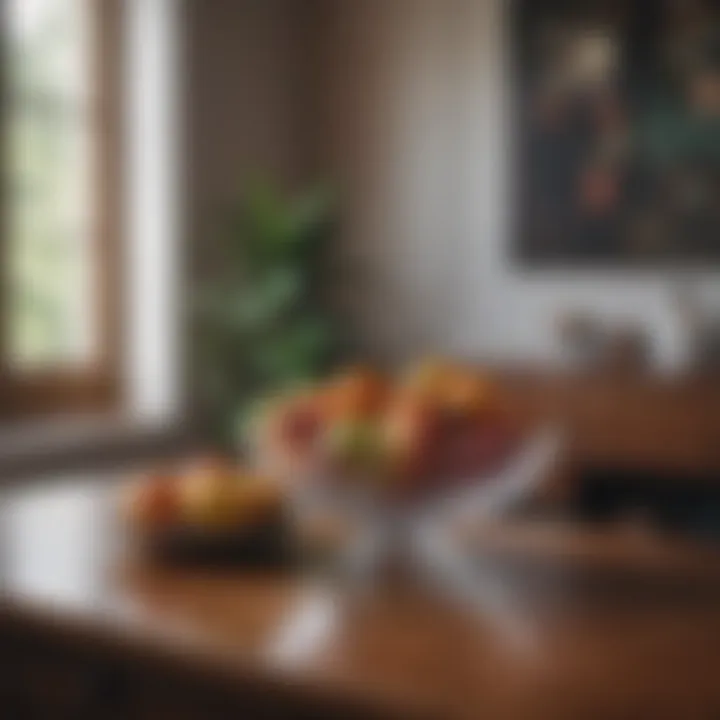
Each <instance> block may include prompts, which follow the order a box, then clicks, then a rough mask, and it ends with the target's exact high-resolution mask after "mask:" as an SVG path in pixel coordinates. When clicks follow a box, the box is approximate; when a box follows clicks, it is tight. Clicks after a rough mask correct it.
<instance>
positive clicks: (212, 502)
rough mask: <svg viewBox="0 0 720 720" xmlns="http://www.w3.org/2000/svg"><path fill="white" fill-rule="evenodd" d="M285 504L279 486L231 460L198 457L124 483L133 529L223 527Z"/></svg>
mask: <svg viewBox="0 0 720 720" xmlns="http://www.w3.org/2000/svg"><path fill="white" fill-rule="evenodd" d="M282 504H283V494H282V491H281V489H280V487H279V485H278V484H277V483H275V482H273V481H271V480H270V479H268V478H266V477H263V476H259V475H255V474H252V473H249V472H247V471H245V470H242V469H240V468H236V467H234V466H233V465H232V464H230V463H226V462H223V461H218V460H202V461H200V462H195V463H192V464H190V465H189V466H188V467H186V468H180V469H176V470H174V471H168V470H165V471H163V472H151V473H148V474H146V475H144V476H141V477H139V478H137V479H136V480H135V481H134V482H133V483H132V484H131V485H129V486H128V487H127V488H125V502H124V503H123V506H124V511H125V517H126V519H127V520H128V522H129V523H130V524H131V525H132V526H133V527H134V528H136V529H138V530H140V531H143V532H148V533H152V532H158V531H165V530H168V529H178V528H190V529H193V530H198V531H202V532H225V531H228V530H232V529H234V528H245V527H249V526H253V525H257V524H260V523H262V522H263V521H264V520H266V519H267V518H269V517H271V516H273V515H275V514H277V513H278V512H279V511H280V510H281V508H282Z"/></svg>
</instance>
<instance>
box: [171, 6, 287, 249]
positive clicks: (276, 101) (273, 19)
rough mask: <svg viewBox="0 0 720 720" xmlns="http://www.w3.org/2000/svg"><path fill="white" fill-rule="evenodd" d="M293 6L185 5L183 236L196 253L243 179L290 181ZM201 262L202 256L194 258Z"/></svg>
mask: <svg viewBox="0 0 720 720" xmlns="http://www.w3.org/2000/svg"><path fill="white" fill-rule="evenodd" d="M293 4H294V3H293V2H292V0H262V1H259V0H188V2H187V3H186V8H187V10H186V12H187V15H186V23H185V27H186V33H185V35H186V36H185V41H184V46H185V60H184V65H185V67H184V74H185V82H184V86H185V87H184V90H185V101H186V107H187V112H186V123H187V125H186V128H185V132H186V136H187V141H188V158H187V160H188V188H187V194H188V198H189V202H190V204H191V207H189V208H188V211H189V218H188V224H189V233H190V237H191V238H192V239H193V243H194V245H195V246H196V247H199V248H203V247H204V246H206V245H207V244H208V242H210V238H211V236H212V235H213V233H215V234H216V233H217V224H218V222H219V219H220V217H221V215H222V213H223V211H224V208H225V207H226V205H227V203H228V202H231V201H232V200H233V198H235V197H237V195H238V193H239V190H240V187H241V185H242V183H243V182H244V180H245V179H246V178H247V177H248V176H252V175H253V174H255V173H263V174H267V175H268V176H271V177H276V176H277V177H280V178H283V179H286V178H292V177H293V176H294V175H296V174H297V168H298V165H299V161H300V152H299V147H300V145H301V144H300V143H298V142H297V137H296V133H297V122H296V117H297V112H298V111H297V102H296V99H295V96H294V93H295V92H296V90H297V87H298V82H297V77H298V76H297V72H298V71H297V68H298V64H297V62H296V54H297V49H298V40H299V37H298V35H297V32H296V28H295V26H294V24H293V21H292V13H291V8H292V6H293ZM200 255H201V256H202V253H200Z"/></svg>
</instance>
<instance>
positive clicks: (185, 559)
mask: <svg viewBox="0 0 720 720" xmlns="http://www.w3.org/2000/svg"><path fill="white" fill-rule="evenodd" d="M136 540H137V542H136V550H137V551H138V552H139V553H141V554H142V555H143V556H145V557H146V558H147V559H149V560H151V561H156V562H160V563H167V564H173V565H202V566H204V567H210V566H223V567H225V566H228V565H233V566H243V567H252V568H282V567H287V566H288V565H290V564H292V562H293V542H292V538H291V533H290V525H289V522H288V520H287V518H286V517H285V516H284V515H277V516H275V517H273V518H271V519H269V520H267V521H265V522H263V523H262V524H260V525H253V526H248V527H243V528H237V529H236V528H232V529H228V530H222V529H216V530H206V529H201V528H194V527H188V526H184V527H183V526H179V527H173V528H168V529H163V530H157V531H154V532H152V533H146V534H141V535H138V536H137V538H136Z"/></svg>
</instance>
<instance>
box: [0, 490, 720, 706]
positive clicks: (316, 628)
mask: <svg viewBox="0 0 720 720" xmlns="http://www.w3.org/2000/svg"><path fill="white" fill-rule="evenodd" d="M112 496H113V486H112V485H108V484H105V485H102V484H98V483H97V482H93V481H92V480H90V481H88V482H84V481H79V480H78V481H76V482H70V483H67V484H61V485H58V486H52V487H47V488H42V487H39V488H33V489H27V490H18V491H13V492H12V493H9V492H8V493H5V494H4V495H3V503H2V510H1V512H2V522H1V523H0V531H1V532H2V543H1V544H0V547H1V548H2V552H3V554H2V558H1V559H2V565H1V566H0V573H1V577H2V588H3V591H4V594H3V599H4V602H3V604H2V612H1V613H0V634H2V636H3V637H10V636H12V637H13V638H14V640H13V642H14V643H15V644H16V645H18V646H19V647H21V648H22V647H25V648H26V651H25V652H26V654H27V653H28V652H30V651H28V650H27V648H28V647H33V645H32V642H36V643H40V644H41V645H42V647H44V648H46V649H45V650H43V651H42V653H40V652H38V653H36V654H35V655H34V656H33V658H34V659H32V663H37V661H38V658H48V657H49V658H52V657H53V654H52V652H50V654H48V650H47V646H48V644H51V645H52V646H53V647H55V646H57V648H60V647H65V646H67V647H69V648H72V649H73V652H75V651H77V652H80V650H79V648H83V650H82V652H83V653H89V655H87V656H86V657H91V658H95V657H97V658H102V663H101V661H100V660H97V661H95V660H93V661H88V660H87V659H86V660H85V661H84V663H80V666H81V667H82V668H85V670H81V671H79V677H80V678H86V677H87V670H86V669H87V667H88V666H89V665H91V666H92V667H93V668H95V667H96V666H99V665H100V664H103V663H104V665H103V666H107V667H112V668H115V670H114V671H113V672H117V673H120V674H122V673H126V674H127V673H130V677H131V680H130V681H128V682H127V688H129V689H128V690H126V691H124V692H125V694H126V695H127V694H130V695H132V694H133V693H138V692H141V695H142V697H143V700H142V703H143V707H145V708H147V707H152V706H147V705H146V703H147V702H149V701H148V700H147V698H156V697H160V700H158V701H157V702H159V703H160V704H161V705H162V707H163V708H165V710H164V711H163V712H160V711H155V710H146V711H145V712H146V713H148V714H146V715H143V714H142V713H140V712H136V711H133V712H132V713H130V712H129V711H125V713H124V715H123V713H119V715H118V717H122V716H125V717H145V716H147V717H154V718H158V717H173V718H179V717H203V718H211V717H229V716H231V715H230V714H228V715H223V714H222V713H218V714H213V713H212V712H210V710H209V708H210V707H211V704H212V703H210V700H208V699H207V698H210V697H212V698H218V697H220V696H221V695H222V693H225V695H222V696H223V697H225V696H227V697H230V696H235V697H236V698H237V700H238V701H240V700H242V698H243V696H244V695H247V694H248V693H250V694H253V693H254V696H255V697H256V701H257V702H259V703H260V707H265V708H266V710H265V711H263V712H265V714H262V713H260V712H257V713H252V714H250V715H245V716H248V717H251V716H252V717H267V716H272V717H300V716H302V717H405V716H407V717H415V716H417V717H423V716H431V717H443V718H444V717H447V718H455V717H457V718H464V717H472V718H474V717H488V718H553V719H555V718H616V717H617V718H640V717H653V718H682V719H686V718H704V717H718V716H719V715H720V683H718V682H717V678H718V676H719V673H720V642H719V641H718V638H720V562H718V561H719V560H720V555H719V554H718V552H717V551H715V550H713V549H711V548H707V547H696V546H695V545H692V544H689V543H683V542H679V541H674V540H659V539H655V538H652V537H647V536H644V535H642V534H637V533H633V532H628V531H623V532H616V531H612V532H610V531H607V530H604V531H603V530H598V529H596V530H588V529H583V528H577V527H568V526H545V525H541V526H533V525H524V526H518V527H514V528H513V527H511V526H508V527H505V526H497V525H496V526H492V527H490V526H488V527H486V528H484V529H483V530H482V531H480V530H476V531H475V532H474V533H470V535H471V536H472V538H473V543H474V545H475V546H476V551H477V553H478V564H479V565H478V566H479V568H482V573H483V574H482V575H481V576H480V577H481V578H482V581H481V582H479V584H478V588H477V593H476V596H475V601H476V604H475V606H474V607H473V608H469V607H465V608H461V606H460V605H459V604H457V603H451V602H449V601H448V600H446V599H442V598H439V597H436V596H434V595H432V594H430V593H429V592H424V591H420V590H418V589H417V588H416V589H414V590H413V589H410V588H405V589H401V588H397V587H396V588H395V589H393V590H391V589H390V588H385V589H377V590H376V591H375V592H370V593H365V594H363V593H360V594H357V593H351V592H350V591H349V590H348V589H347V588H346V589H345V590H342V589H340V588H339V587H337V586H334V587H333V586H330V585H328V584H327V583H326V582H321V581H320V580H318V579H315V580H313V579H311V578H309V577H303V576H301V575H300V574H297V573H289V572H288V573H285V574H269V573H268V574H264V575H259V574H257V573H255V574H248V573H247V572H244V571H242V570H240V569H234V570H233V569H225V570H222V571H221V570H216V571H204V572H201V571H197V570H196V571H191V570H182V571H181V570H171V569H162V570H161V569H158V568H154V569H153V568H151V567H149V566H147V565H146V564H142V563H138V562H137V561H132V560H129V559H128V558H127V556H126V551H127V547H126V545H125V541H124V539H123V537H122V533H121V532H120V530H119V528H117V526H116V525H115V522H114V514H113V507H112ZM518 522H519V521H518ZM30 638H34V640H32V642H31V640H30ZM63 638H64V639H65V640H64V641H63ZM63 642H65V645H63ZM28 643H29V644H28ZM55 644H56V645H55ZM2 647H4V648H5V652H8V648H10V647H15V646H14V645H12V644H10V645H7V644H6V645H4V646H2ZM2 647H0V655H1V654H2ZM12 652H13V657H14V658H17V657H22V652H20V654H19V655H15V650H13V651H12ZM53 652H55V651H53ZM57 652H59V650H57ZM63 657H66V656H63ZM84 657H85V656H84ZM48 662H49V661H48ZM19 667H21V663H19V662H17V660H14V661H13V662H11V663H9V664H8V668H9V670H8V671H9V672H10V676H12V672H13V671H17V672H20V670H18V668H19ZM32 667H33V668H35V669H34V670H33V671H32V673H30V674H31V675H32V676H33V678H35V679H34V680H33V682H37V677H36V676H37V675H38V673H40V672H41V671H40V670H38V669H37V665H36V664H32ZM58 667H61V669H62V671H63V672H66V673H70V675H71V676H72V667H73V665H72V663H69V662H68V661H66V660H63V661H62V662H60V663H57V664H56V665H53V666H52V667H51V673H50V674H51V675H52V676H53V677H55V676H56V675H53V673H55V674H56V673H57V671H58ZM144 668H148V670H147V673H146V671H145V670H144ZM72 677H74V676H72ZM93 677H95V676H94V675H93ZM112 677H113V678H114V677H115V676H114V675H112ZM6 678H7V673H6ZM147 678H153V679H152V681H151V680H148V679H147ZM177 678H187V679H186V680H183V681H178V680H177ZM189 678H192V680H190V679H189ZM201 679H204V680H203V682H207V683H208V684H207V687H208V688H209V687H210V685H213V687H216V688H217V694H216V695H212V694H211V693H210V691H209V690H206V694H205V695H204V697H205V698H206V699H205V700H203V701H202V702H201V703H200V707H201V708H204V710H198V713H200V714H193V713H192V712H191V711H190V710H189V709H188V708H190V707H191V704H190V703H189V701H188V703H185V701H183V702H182V704H183V707H184V712H185V714H178V713H176V712H174V711H172V710H168V708H169V707H170V705H168V704H167V703H169V702H172V701H173V700H174V701H175V702H177V697H178V695H177V693H178V688H181V689H182V688H183V687H190V686H192V683H193V682H195V681H197V682H200V681H201ZM73 682H74V684H73ZM73 682H70V680H68V679H67V678H66V679H65V680H62V681H61V682H59V683H57V682H56V685H59V687H60V690H61V691H62V693H65V695H67V694H68V693H69V692H70V690H68V688H76V689H75V690H73V692H75V694H76V695H82V692H81V690H80V689H77V688H82V687H84V685H83V683H82V682H80V681H79V680H78V679H77V677H75V680H74V681H73ZM117 682H118V681H117V680H113V682H112V683H110V686H112V687H116V686H117ZM143 683H145V685H143ZM106 685H107V683H106ZM138 685H139V686H140V687H144V688H145V689H144V690H142V691H138V690H137V687H138ZM221 686H222V688H221ZM43 687H44V688H45V690H44V692H50V691H49V690H47V688H49V687H53V685H52V683H49V682H48V683H46V684H45V685H43ZM104 687H105V685H104ZM158 688H159V689H158ZM162 688H166V690H162ZM60 690H58V692H59V693H60ZM62 693H60V694H62ZM1 694H2V683H0V695H1ZM65 695H62V696H63V697H65ZM180 696H181V697H182V693H181V695H180ZM52 697H55V696H52ZM73 697H75V696H74V695H73ZM103 697H109V696H108V695H107V693H106V694H105V695H104V696H103ZM112 697H115V695H112ZM258 697H260V698H264V700H257V698H258ZM53 702H55V703H56V707H59V705H57V703H58V702H59V701H57V700H54V701H53ZM68 702H69V701H68ZM73 702H74V701H73ZM114 702H115V701H114ZM128 702H129V701H128ZM263 702H267V703H269V705H268V706H263V705H262V703H263ZM208 703H210V704H208ZM269 706H272V708H273V711H272V712H270V711H269V710H267V707H269ZM300 708H305V710H303V711H302V712H301V711H300ZM321 711H322V712H321ZM351 711H352V712H351ZM273 713H274V714H273ZM61 716H62V715H61V714H58V715H55V717H61ZM68 716H73V717H74V716H75V715H72V713H71V714H70V715H68ZM105 716H107V717H110V716H111V715H110V714H108V715H103V717H105ZM232 716H237V715H232Z"/></svg>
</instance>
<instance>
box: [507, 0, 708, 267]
mask: <svg viewBox="0 0 720 720" xmlns="http://www.w3.org/2000/svg"><path fill="white" fill-rule="evenodd" d="M513 45H514V57H513V61H514V70H515V73H516V81H517V82H516V86H515V87H516V90H517V95H516V103H515V107H514V112H515V113H516V117H517V124H516V129H517V135H518V136H517V138H516V139H517V141H518V142H517V148H518V160H519V164H520V167H519V168H518V173H517V182H518V185H517V190H518V192H519V206H518V207H517V218H518V228H517V229H518V233H517V241H518V246H517V248H518V250H519V254H520V256H521V257H522V258H523V259H525V260H528V261H530V262H532V263H534V264H548V263H550V264H556V263H589V264H602V263H609V264H613V263H622V264H625V265H631V264H643V263H655V262H670V263H673V264H674V263H675V262H678V263H691V264H704V263H708V262H710V261H714V262H717V261H719V260H720V0H515V1H514V5H513Z"/></svg>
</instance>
